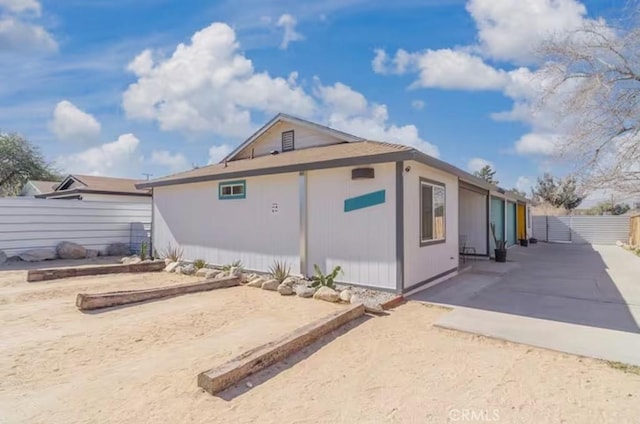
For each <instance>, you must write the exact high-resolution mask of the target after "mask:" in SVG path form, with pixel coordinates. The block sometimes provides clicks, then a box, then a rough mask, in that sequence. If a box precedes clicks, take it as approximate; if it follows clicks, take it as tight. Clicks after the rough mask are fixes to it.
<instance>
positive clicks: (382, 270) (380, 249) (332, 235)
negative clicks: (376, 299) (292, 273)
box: [307, 163, 417, 290]
mask: <svg viewBox="0 0 640 424" xmlns="http://www.w3.org/2000/svg"><path fill="white" fill-rule="evenodd" d="M395 166H396V165H395V163H383V164H377V165H371V166H370V167H372V168H374V172H375V178H373V179H359V180H352V179H351V170H352V167H343V168H334V169H326V170H318V171H309V172H307V205H308V212H307V213H308V215H307V216H308V230H307V237H308V247H307V252H308V260H307V268H308V273H309V274H313V264H318V266H319V267H320V268H321V269H322V271H323V272H330V271H331V270H332V269H333V267H334V266H336V265H339V266H341V267H342V269H343V270H344V274H342V275H340V276H339V277H338V280H339V281H343V282H349V283H354V284H361V285H366V286H372V287H377V288H383V289H389V290H395V289H396V231H395V225H396V223H395V219H396V192H395ZM380 190H384V191H385V201H384V203H381V204H376V205H373V206H369V207H364V208H360V209H355V210H351V211H348V212H345V200H347V199H353V198H355V197H358V196H362V195H366V194H370V193H374V192H379V191H380ZM416 190H417V189H416Z"/></svg>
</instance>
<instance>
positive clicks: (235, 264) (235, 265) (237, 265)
mask: <svg viewBox="0 0 640 424" xmlns="http://www.w3.org/2000/svg"><path fill="white" fill-rule="evenodd" d="M231 268H237V269H238V270H239V271H243V270H244V265H242V261H241V260H237V261H233V262H231V263H230V264H226V265H222V270H223V271H230V270H231Z"/></svg>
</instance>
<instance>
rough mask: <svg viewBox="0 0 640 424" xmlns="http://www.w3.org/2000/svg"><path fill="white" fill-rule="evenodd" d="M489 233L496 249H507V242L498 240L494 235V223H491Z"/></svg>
mask: <svg viewBox="0 0 640 424" xmlns="http://www.w3.org/2000/svg"><path fill="white" fill-rule="evenodd" d="M491 235H492V236H493V241H494V242H495V244H496V250H507V244H506V242H505V241H504V240H498V238H497V237H496V224H495V223H493V222H492V223H491Z"/></svg>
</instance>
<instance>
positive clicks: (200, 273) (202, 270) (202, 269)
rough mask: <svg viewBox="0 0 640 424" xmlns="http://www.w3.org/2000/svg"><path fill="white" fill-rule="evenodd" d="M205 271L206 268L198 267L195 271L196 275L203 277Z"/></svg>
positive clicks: (205, 273)
mask: <svg viewBox="0 0 640 424" xmlns="http://www.w3.org/2000/svg"><path fill="white" fill-rule="evenodd" d="M207 271H208V269H207V268H200V269H199V270H197V271H196V277H204V276H205V275H207Z"/></svg>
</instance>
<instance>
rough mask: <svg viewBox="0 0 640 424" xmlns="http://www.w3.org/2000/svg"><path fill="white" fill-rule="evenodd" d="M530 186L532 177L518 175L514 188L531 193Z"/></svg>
mask: <svg viewBox="0 0 640 424" xmlns="http://www.w3.org/2000/svg"><path fill="white" fill-rule="evenodd" d="M531 187H533V183H532V179H531V178H529V177H523V176H520V177H518V179H517V180H516V188H517V189H518V190H520V191H523V192H525V193H527V195H528V194H529V193H531Z"/></svg>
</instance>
